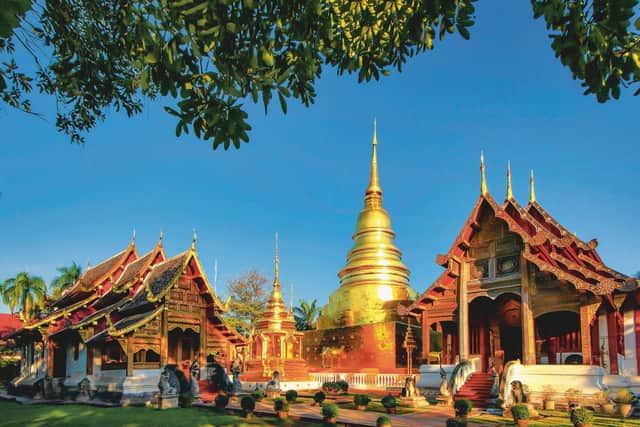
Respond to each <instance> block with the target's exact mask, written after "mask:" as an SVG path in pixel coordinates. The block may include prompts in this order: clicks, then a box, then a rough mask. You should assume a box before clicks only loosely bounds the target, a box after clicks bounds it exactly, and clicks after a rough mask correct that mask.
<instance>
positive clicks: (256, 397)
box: [251, 390, 266, 402]
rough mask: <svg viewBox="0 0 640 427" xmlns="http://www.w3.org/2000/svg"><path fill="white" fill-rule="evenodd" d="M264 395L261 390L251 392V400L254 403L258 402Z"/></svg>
mask: <svg viewBox="0 0 640 427" xmlns="http://www.w3.org/2000/svg"><path fill="white" fill-rule="evenodd" d="M265 396H266V395H265V394H264V391H262V390H253V391H252V392H251V397H253V400H255V401H256V402H260V401H261V400H262V399H264V398H265Z"/></svg>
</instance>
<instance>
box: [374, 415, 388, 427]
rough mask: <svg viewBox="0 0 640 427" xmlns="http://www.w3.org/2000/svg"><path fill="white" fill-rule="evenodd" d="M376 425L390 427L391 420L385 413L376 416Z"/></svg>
mask: <svg viewBox="0 0 640 427" xmlns="http://www.w3.org/2000/svg"><path fill="white" fill-rule="evenodd" d="M376 427H391V420H390V419H389V417H387V416H386V415H383V416H381V417H378V419H377V420H376Z"/></svg>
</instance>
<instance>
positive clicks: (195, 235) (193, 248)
mask: <svg viewBox="0 0 640 427" xmlns="http://www.w3.org/2000/svg"><path fill="white" fill-rule="evenodd" d="M197 238H198V235H197V234H196V229H195V228H194V229H193V239H191V250H195V249H196V240H197Z"/></svg>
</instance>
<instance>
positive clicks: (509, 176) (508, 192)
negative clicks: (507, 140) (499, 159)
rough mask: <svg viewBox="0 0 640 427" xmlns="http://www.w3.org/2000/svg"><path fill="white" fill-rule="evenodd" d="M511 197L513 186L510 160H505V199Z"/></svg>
mask: <svg viewBox="0 0 640 427" xmlns="http://www.w3.org/2000/svg"><path fill="white" fill-rule="evenodd" d="M511 199H513V188H512V187H511V160H508V161H507V198H506V200H511Z"/></svg>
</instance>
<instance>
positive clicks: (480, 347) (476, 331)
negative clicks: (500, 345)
mask: <svg viewBox="0 0 640 427" xmlns="http://www.w3.org/2000/svg"><path fill="white" fill-rule="evenodd" d="M495 310H496V309H495V303H494V302H493V301H492V300H491V299H489V298H487V297H478V298H476V299H474V300H473V301H472V302H471V303H470V304H469V354H470V355H471V356H472V357H479V358H480V363H481V370H482V371H483V372H486V371H487V370H488V369H489V366H490V360H489V359H490V358H491V356H492V354H491V345H490V343H489V330H490V328H489V324H490V321H491V319H492V318H493V316H494V314H493V313H495Z"/></svg>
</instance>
